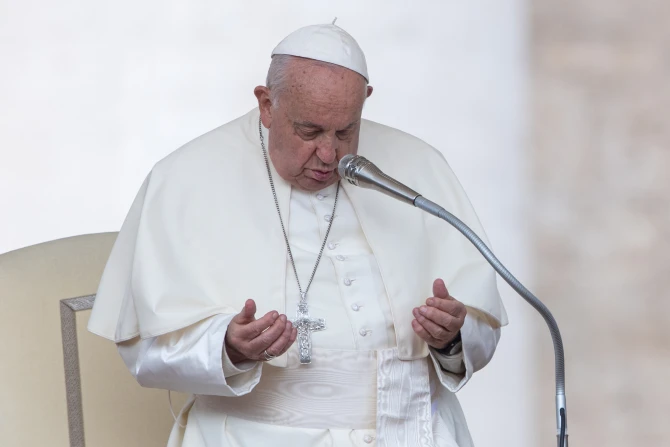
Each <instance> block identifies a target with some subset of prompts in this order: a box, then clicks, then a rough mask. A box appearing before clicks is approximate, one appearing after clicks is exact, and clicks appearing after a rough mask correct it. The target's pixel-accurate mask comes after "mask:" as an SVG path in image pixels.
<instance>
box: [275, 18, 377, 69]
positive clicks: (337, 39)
mask: <svg viewBox="0 0 670 447" xmlns="http://www.w3.org/2000/svg"><path fill="white" fill-rule="evenodd" d="M275 54H288V55H290V56H298V57H304V58H307V59H314V60H316V61H323V62H329V63H331V64H335V65H340V66H342V67H344V68H348V69H349V70H352V71H355V72H356V73H359V74H361V75H362V76H363V77H364V78H365V80H366V81H368V82H369V81H370V78H369V77H368V65H367V63H366V62H365V55H364V54H363V50H361V47H359V46H358V43H357V42H356V40H354V38H353V37H351V35H350V34H349V33H347V32H346V31H345V30H343V29H342V28H340V27H339V26H337V25H311V26H306V27H304V28H300V29H299V30H297V31H294V32H292V33H291V34H289V35H288V36H286V37H285V38H284V40H282V41H281V42H279V45H277V46H276V47H275V49H274V50H272V55H273V56H274V55H275Z"/></svg>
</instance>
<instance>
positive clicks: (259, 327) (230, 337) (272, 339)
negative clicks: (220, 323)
mask: <svg viewBox="0 0 670 447" xmlns="http://www.w3.org/2000/svg"><path fill="white" fill-rule="evenodd" d="M255 314H256V303H255V302H254V300H247V302H246V303H244V308H243V309H242V311H241V312H240V313H239V314H237V315H235V316H234V317H233V319H232V320H231V321H230V324H229V325H228V331H227V332H226V352H227V353H228V357H229V358H230V361H231V362H233V363H239V362H242V361H244V360H257V361H266V360H268V359H267V358H266V357H265V352H267V353H268V354H269V355H270V356H273V357H277V356H280V355H282V354H283V353H285V352H286V351H288V348H290V347H291V345H292V344H293V342H294V341H295V339H296V337H297V336H298V331H297V329H295V328H294V327H293V325H292V324H291V322H290V321H287V319H286V315H279V312H277V311H272V312H268V313H267V314H265V315H263V317H262V318H259V319H258V320H257V319H256V317H255Z"/></svg>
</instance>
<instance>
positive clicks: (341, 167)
mask: <svg viewBox="0 0 670 447" xmlns="http://www.w3.org/2000/svg"><path fill="white" fill-rule="evenodd" d="M356 157H358V155H354V154H347V155H345V156H344V157H342V158H340V162H339V163H338V165H337V172H338V173H339V174H340V178H342V180H346V175H347V166H349V164H350V163H351V162H352V161H354V159H355V158H356Z"/></svg>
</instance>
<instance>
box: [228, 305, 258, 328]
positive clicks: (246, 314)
mask: <svg viewBox="0 0 670 447" xmlns="http://www.w3.org/2000/svg"><path fill="white" fill-rule="evenodd" d="M255 314H256V302H255V301H254V300H247V301H246V302H245V303H244V307H243V308H242V310H241V311H240V313H239V314H237V315H235V316H234V317H233V321H235V323H237V324H249V323H251V322H252V321H254V320H255V319H256V318H255V317H254V315H255Z"/></svg>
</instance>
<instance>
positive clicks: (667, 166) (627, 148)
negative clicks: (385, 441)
mask: <svg viewBox="0 0 670 447" xmlns="http://www.w3.org/2000/svg"><path fill="white" fill-rule="evenodd" d="M531 10H532V14H531V15H530V18H531V23H532V32H531V54H532V73H533V78H532V83H533V89H532V93H533V101H532V112H533V113H532V116H533V123H532V126H533V139H532V141H533V144H532V145H531V147H530V148H529V157H530V160H531V161H530V163H531V165H532V170H531V171H532V173H533V181H532V186H533V187H532V191H533V203H532V206H531V207H530V209H532V210H533V216H532V222H533V232H532V247H533V258H534V265H536V272H535V274H536V283H537V287H536V290H537V293H538V294H539V296H540V297H542V298H543V299H544V300H545V301H546V303H547V304H548V305H549V307H550V308H551V309H552V310H554V312H555V315H556V317H557V319H558V321H559V324H560V325H561V328H562V331H563V334H564V339H565V346H566V351H567V378H568V383H567V387H568V388H567V389H568V399H569V400H568V404H569V415H570V433H571V439H572V443H573V444H574V445H582V446H604V445H607V446H609V447H617V446H633V445H635V446H667V445H670V425H669V424H668V417H670V404H669V403H668V402H670V384H669V383H668V381H669V380H670V330H669V327H670V297H669V296H668V295H669V294H668V290H670V253H669V251H670V2H668V1H667V0H666V1H663V0H660V1H649V0H645V1H639V0H618V1H615V2H613V1H608V0H588V1H586V0H582V1H577V0H570V1H565V0H535V1H533V2H531ZM537 331H538V332H537V333H538V337H537V342H536V350H537V352H538V354H539V355H540V360H541V361H540V363H539V364H540V365H541V367H540V368H539V370H538V372H537V377H538V387H537V391H538V392H537V394H536V396H537V405H538V406H539V409H540V411H539V412H538V413H537V422H538V427H539V429H538V432H537V436H538V439H541V441H542V442H541V443H538V444H537V445H542V446H552V445H555V444H554V443H553V442H555V441H554V439H553V438H552V437H551V436H549V434H551V433H553V428H554V425H553V422H552V419H551V415H552V414H553V411H554V410H553V403H552V401H551V399H548V397H550V395H551V392H552V386H553V382H551V367H552V363H551V360H552V355H551V350H550V347H549V346H550V345H549V344H548V343H549V340H548V336H545V330H544V328H543V327H540V325H539V324H538V329H537ZM576 443H577V444H576Z"/></svg>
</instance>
